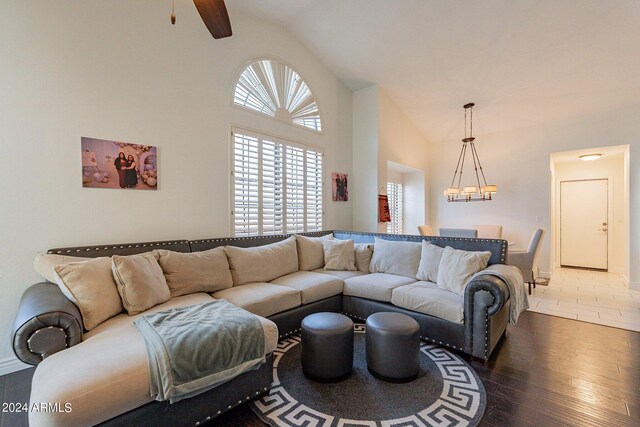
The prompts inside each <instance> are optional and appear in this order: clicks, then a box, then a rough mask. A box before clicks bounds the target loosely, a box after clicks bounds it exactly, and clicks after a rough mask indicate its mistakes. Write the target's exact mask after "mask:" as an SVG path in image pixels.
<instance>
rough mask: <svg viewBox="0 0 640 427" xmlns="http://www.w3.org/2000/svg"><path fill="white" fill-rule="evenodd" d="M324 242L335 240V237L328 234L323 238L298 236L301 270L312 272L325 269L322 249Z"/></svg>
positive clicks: (299, 267) (297, 243)
mask: <svg viewBox="0 0 640 427" xmlns="http://www.w3.org/2000/svg"><path fill="white" fill-rule="evenodd" d="M323 240H333V235H332V234H327V235H326V236H322V237H307V236H299V235H296V246H297V248H298V269H299V270H301V271H311V270H315V269H317V268H322V267H324V249H323V248H322V241H323Z"/></svg>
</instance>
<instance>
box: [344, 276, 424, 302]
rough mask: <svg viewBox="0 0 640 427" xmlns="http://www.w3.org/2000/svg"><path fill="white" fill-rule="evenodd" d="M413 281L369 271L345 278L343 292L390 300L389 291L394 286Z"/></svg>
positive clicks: (412, 280) (412, 281)
mask: <svg viewBox="0 0 640 427" xmlns="http://www.w3.org/2000/svg"><path fill="white" fill-rule="evenodd" d="M414 282H415V279H411V278H409V277H404V276H397V275H395V274H386V273H371V274H365V275H363V276H357V277H352V278H350V279H346V280H345V281H344V291H343V293H344V294H345V295H350V296H354V297H362V298H368V299H372V300H376V301H384V302H391V292H392V291H393V290H394V289H395V288H397V287H399V286H404V285H408V284H409V283H414Z"/></svg>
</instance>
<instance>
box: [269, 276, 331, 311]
mask: <svg viewBox="0 0 640 427" xmlns="http://www.w3.org/2000/svg"><path fill="white" fill-rule="evenodd" d="M271 283H273V284H275V285H282V286H287V287H289V288H293V289H297V290H299V291H300V297H301V300H302V304H309V303H311V302H314V301H319V300H321V299H325V298H329V297H332V296H334V295H339V294H341V293H342V286H343V282H342V280H340V279H338V278H337V277H335V276H330V275H328V274H320V273H313V272H310V271H296V272H295V273H291V274H287V275H286V276H282V277H278V278H277V279H274V280H272V281H271Z"/></svg>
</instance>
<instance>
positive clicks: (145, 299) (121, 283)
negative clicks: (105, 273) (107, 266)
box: [111, 252, 171, 316]
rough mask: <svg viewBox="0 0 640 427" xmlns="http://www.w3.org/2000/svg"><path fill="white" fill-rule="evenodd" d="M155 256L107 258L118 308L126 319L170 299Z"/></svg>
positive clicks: (149, 253)
mask: <svg viewBox="0 0 640 427" xmlns="http://www.w3.org/2000/svg"><path fill="white" fill-rule="evenodd" d="M157 256H158V254H157V253H152V252H147V253H144V254H140V255H129V256H120V255H114V256H113V257H112V258H111V261H112V262H111V270H112V272H113V278H114V279H115V281H116V284H117V285H118V292H119V293H120V297H121V298H122V305H123V306H124V308H125V309H126V310H127V312H128V313H129V315H130V316H132V315H134V314H138V313H141V312H143V311H145V310H147V309H149V308H151V307H153V306H155V305H158V304H161V303H163V302H165V301H167V300H168V299H169V298H171V293H170V292H169V287H168V286H167V281H166V280H165V278H164V275H163V274H162V268H160V265H159V264H158V260H157Z"/></svg>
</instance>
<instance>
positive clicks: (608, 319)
mask: <svg viewBox="0 0 640 427" xmlns="http://www.w3.org/2000/svg"><path fill="white" fill-rule="evenodd" d="M529 306H530V308H529V310H530V311H535V312H537V313H544V314H550V315H552V316H559V317H566V318H569V319H575V320H581V321H583V322H589V323H597V324H599V325H605V326H613V327H615V328H621V329H628V330H631V331H637V332H640V291H635V290H630V289H629V288H628V287H627V286H626V285H625V284H624V281H623V280H622V276H621V275H620V274H615V273H605V272H599V271H588V270H576V269H569V268H559V269H556V270H555V271H554V272H553V274H552V276H551V281H550V282H549V285H548V286H537V287H536V288H535V289H533V290H532V294H531V295H529Z"/></svg>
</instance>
